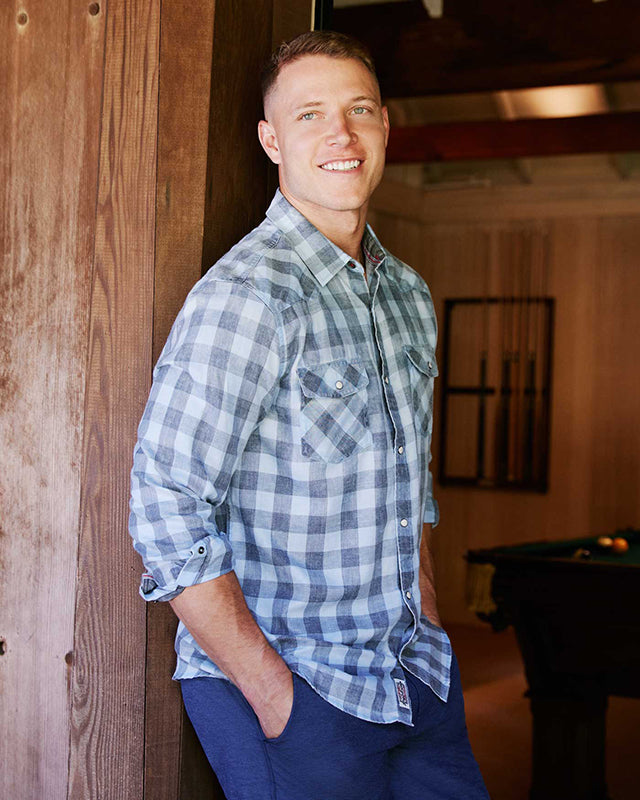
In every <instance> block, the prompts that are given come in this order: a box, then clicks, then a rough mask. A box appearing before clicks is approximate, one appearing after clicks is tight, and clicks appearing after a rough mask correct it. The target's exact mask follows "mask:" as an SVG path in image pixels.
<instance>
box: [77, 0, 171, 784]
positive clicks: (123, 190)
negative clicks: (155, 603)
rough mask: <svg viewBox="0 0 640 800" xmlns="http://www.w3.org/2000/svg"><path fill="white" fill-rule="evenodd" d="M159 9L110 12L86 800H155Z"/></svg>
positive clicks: (94, 361)
mask: <svg viewBox="0 0 640 800" xmlns="http://www.w3.org/2000/svg"><path fill="white" fill-rule="evenodd" d="M159 6H160V2H159V0H126V1H125V0H112V1H111V2H110V3H109V5H108V8H107V11H106V14H107V17H106V52H105V79H104V92H103V106H102V129H101V139H100V164H99V183H98V187H99V193H98V205H97V215H96V221H95V258H94V273H93V281H92V292H91V318H90V329H89V354H88V364H87V384H86V395H85V431H84V443H83V467H82V468H83V480H82V483H83V496H82V504H81V517H80V523H81V535H80V544H79V558H78V591H77V604H76V629H75V654H74V668H73V673H72V686H71V690H72V708H71V745H70V748H71V750H70V761H69V769H70V776H69V798H73V799H74V800H87V798H100V799H101V800H112V799H114V800H115V798H127V799H128V798H140V797H142V796H143V749H144V748H143V745H144V669H145V638H146V620H145V617H146V613H145V607H144V605H143V604H142V603H141V602H140V599H139V598H138V595H137V584H138V581H139V575H140V566H139V561H138V558H137V557H136V556H135V555H134V552H133V549H132V547H131V541H130V539H129V536H128V533H127V519H128V511H127V506H128V496H129V472H130V469H131V453H132V448H133V444H134V441H135V431H136V427H137V423H138V421H139V418H140V415H141V412H142V408H143V405H144V402H145V400H146V395H147V391H148V388H149V375H150V370H151V326H152V311H153V305H152V298H153V268H154V238H155V193H156V136H157V114H158V50H159V23H160V12H159Z"/></svg>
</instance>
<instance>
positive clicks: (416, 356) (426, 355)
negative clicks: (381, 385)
mask: <svg viewBox="0 0 640 800" xmlns="http://www.w3.org/2000/svg"><path fill="white" fill-rule="evenodd" d="M402 349H403V350H404V354H405V356H406V358H407V361H408V362H409V363H408V368H409V380H410V384H409V385H410V392H411V404H412V406H413V412H414V414H415V420H416V427H417V429H418V430H420V431H422V432H423V433H427V434H429V433H431V428H432V422H433V379H434V378H436V377H437V376H438V364H437V363H436V354H435V353H434V351H433V350H431V349H430V348H428V347H414V346H413V345H404V347H403V348H402Z"/></svg>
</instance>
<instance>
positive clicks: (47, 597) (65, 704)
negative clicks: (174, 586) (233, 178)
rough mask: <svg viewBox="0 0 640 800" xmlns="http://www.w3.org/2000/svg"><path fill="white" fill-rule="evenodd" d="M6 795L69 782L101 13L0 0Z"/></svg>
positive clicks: (1, 659) (1, 667) (0, 615)
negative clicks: (0, 1) (70, 694)
mask: <svg viewBox="0 0 640 800" xmlns="http://www.w3.org/2000/svg"><path fill="white" fill-rule="evenodd" d="M0 39H1V41H2V46H1V47H0V185H1V187H2V188H1V189H0V191H1V192H2V203H1V204H0V205H1V208H2V210H1V212H0V252H1V253H2V256H1V258H2V261H1V265H2V266H1V270H0V453H1V454H2V462H3V469H2V470H0V501H1V505H2V515H1V516H0V571H1V573H2V578H1V580H0V638H1V639H2V640H3V641H4V645H3V650H4V654H0V719H1V727H2V735H1V736H0V764H1V765H2V769H1V774H0V796H2V797H7V798H27V797H41V798H47V799H48V800H63V798H65V797H66V793H67V762H68V752H69V751H68V735H67V731H68V725H69V697H68V682H69V671H70V667H69V661H70V659H71V656H70V655H67V654H70V652H71V650H72V647H73V618H74V589H75V573H76V560H77V546H78V513H79V506H80V480H81V469H80V465H81V450H82V435H83V414H82V409H83V396H84V380H83V372H84V366H85V361H86V348H87V328H88V298H89V288H90V278H91V263H92V249H93V218H94V216H95V201H96V177H97V163H98V139H99V135H98V134H99V126H100V101H101V91H102V66H103V49H104V19H103V15H102V14H97V15H91V14H90V13H89V12H88V3H84V2H69V3H64V4H63V6H62V7H59V6H57V5H56V4H51V3H48V2H45V1H44V0H31V1H30V2H29V3H27V4H24V6H23V4H17V3H3V4H1V6H0Z"/></svg>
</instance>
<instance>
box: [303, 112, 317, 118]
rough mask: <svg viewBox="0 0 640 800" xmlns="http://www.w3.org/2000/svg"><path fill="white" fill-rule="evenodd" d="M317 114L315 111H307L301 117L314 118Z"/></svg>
mask: <svg viewBox="0 0 640 800" xmlns="http://www.w3.org/2000/svg"><path fill="white" fill-rule="evenodd" d="M315 115H316V112H315V111H307V112H306V113H305V114H303V115H302V116H301V117H300V119H314V117H315Z"/></svg>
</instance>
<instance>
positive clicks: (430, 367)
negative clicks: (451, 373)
mask: <svg viewBox="0 0 640 800" xmlns="http://www.w3.org/2000/svg"><path fill="white" fill-rule="evenodd" d="M427 366H428V367H429V369H433V364H432V363H431V361H429V363H428V364H427Z"/></svg>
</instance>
